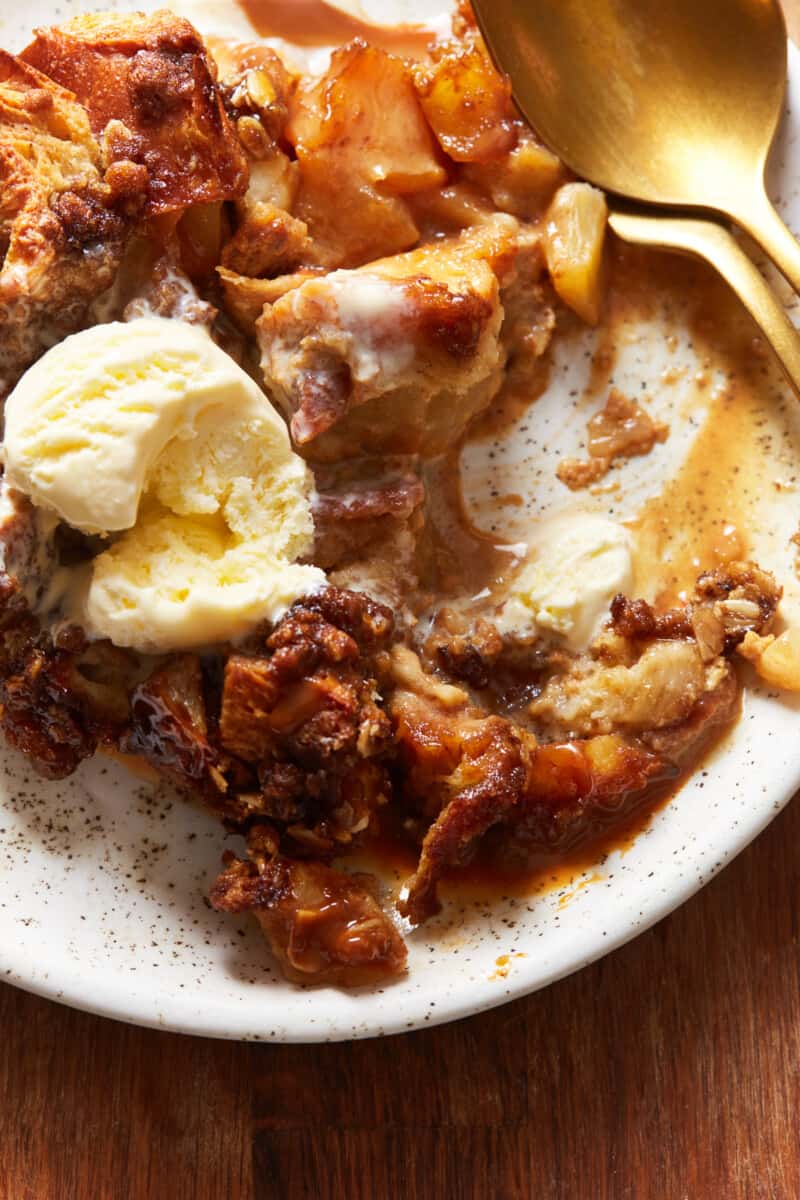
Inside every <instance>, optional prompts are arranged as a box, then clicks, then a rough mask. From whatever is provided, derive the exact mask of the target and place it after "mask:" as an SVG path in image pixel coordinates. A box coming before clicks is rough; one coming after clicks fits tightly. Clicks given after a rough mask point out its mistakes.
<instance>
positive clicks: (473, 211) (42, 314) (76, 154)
mask: <svg viewBox="0 0 800 1200" xmlns="http://www.w3.org/2000/svg"><path fill="white" fill-rule="evenodd" d="M365 32H367V31H366V30H365ZM416 43H418V49H417V51H416V52H415V54H414V55H413V56H409V55H408V53H407V52H406V50H407V47H402V48H401V47H400V46H398V50H397V52H392V51H391V50H389V49H386V48H385V47H384V46H382V45H379V44H376V43H372V42H370V41H369V40H367V38H366V37H361V36H357V37H355V38H354V39H352V40H350V41H349V42H348V43H347V44H345V45H343V46H341V47H339V48H336V49H334V50H333V52H332V53H331V54H330V55H328V56H327V60H326V61H325V62H324V64H322V65H320V64H319V62H317V63H316V64H315V69H314V70H313V71H312V70H311V69H310V68H309V67H308V65H307V64H304V63H303V61H302V60H301V59H294V58H293V57H292V56H291V55H285V56H283V57H282V56H281V55H280V54H279V53H278V52H277V51H276V49H275V48H274V46H272V45H270V44H267V43H265V42H259V41H258V40H256V39H254V40H253V41H251V42H247V43H243V42H234V41H230V40H225V39H219V38H214V39H209V40H208V41H207V42H206V41H204V40H203V38H202V37H201V35H200V34H199V33H198V32H197V30H195V29H194V28H193V26H192V25H191V24H190V23H189V22H187V21H186V20H185V19H183V18H181V17H179V16H177V15H175V14H173V13H170V12H169V11H166V10H163V11H159V12H156V13H153V14H151V15H143V14H132V15H120V14H115V13H98V14H92V15H86V16H81V17H77V18H74V19H72V20H70V21H67V22H66V23H65V24H63V25H61V26H58V27H53V28H48V29H39V30H37V31H36V33H35V35H34V37H33V39H32V41H31V42H30V44H29V45H28V47H27V48H26V49H25V50H24V51H23V52H22V53H21V54H20V55H19V56H18V57H14V56H12V55H11V54H7V53H2V54H1V55H0V183H1V184H2V187H1V189H0V195H1V197H2V198H1V199H0V259H1V260H2V267H1V268H0V393H2V397H3V400H4V405H5V417H4V443H3V447H4V448H3V460H4V469H3V477H2V483H1V484H0V537H1V538H2V548H3V573H2V577H0V603H1V607H0V700H1V707H0V725H2V730H3V733H4V736H5V739H6V741H7V742H8V743H9V744H10V745H11V746H13V747H14V748H16V749H17V750H19V751H21V752H22V753H23V754H24V755H26V756H27V758H28V759H29V760H30V761H31V763H32V764H33V765H34V766H35V768H36V769H37V770H38V771H40V772H41V773H42V774H43V775H46V776H49V777H52V778H59V777H63V776H65V775H68V774H70V773H72V772H73V771H75V770H76V768H77V767H78V766H79V764H80V763H81V761H82V760H83V759H85V758H87V757H88V756H90V755H93V754H95V753H97V752H110V753H117V754H124V755H129V756H136V757H138V758H139V759H141V760H145V761H146V762H147V763H149V764H150V765H151V766H153V767H155V768H156V769H157V770H158V771H159V772H160V773H161V775H162V776H163V777H164V779H165V780H167V781H169V782H171V783H172V784H174V785H176V786H177V788H178V789H179V790H180V791H181V792H182V793H184V794H185V795H186V796H187V797H189V798H192V799H195V800H196V801H198V802H199V803H201V804H203V805H205V806H206V807H207V808H208V809H210V810H211V811H212V812H213V813H215V814H216V815H218V816H219V818H220V820H221V822H222V823H223V824H224V827H225V829H226V830H228V831H229V832H231V833H235V834H238V835H241V837H242V838H243V839H244V841H243V843H242V844H243V846H244V847H245V849H244V850H242V851H241V853H240V854H236V853H233V852H231V851H228V852H226V854H225V864H224V869H223V871H222V873H221V874H220V876H219V878H218V879H217V880H216V882H215V883H214V885H213V887H212V889H211V902H212V904H213V905H214V906H215V907H216V908H218V909H221V910H224V911H229V912H233V913H242V912H249V913H252V914H253V915H254V916H255V917H256V918H257V919H258V921H259V923H260V925H261V926H262V928H263V930H264V933H265V935H266V937H267V938H268V940H269V944H270V946H271V947H272V950H273V951H274V953H275V955H276V957H277V958H278V960H279V961H280V963H281V965H282V967H283V969H284V971H285V973H286V974H287V975H288V976H289V978H291V979H293V980H296V981H298V982H305V983H320V982H327V983H337V984H341V985H346V986H350V985H358V984H364V983H372V982H376V981H381V980H385V979H390V978H391V977H393V976H396V975H398V974H399V973H401V972H402V971H403V970H404V969H405V961H406V947H405V943H404V940H403V936H402V929H403V928H404V927H405V928H409V927H410V926H416V925H419V924H421V923H422V922H424V921H425V920H426V919H427V918H429V917H430V916H431V915H432V914H434V913H435V912H436V911H437V909H438V907H439V905H440V903H441V900H440V896H439V885H440V883H441V881H442V880H443V879H448V878H452V876H453V875H454V873H456V874H457V873H458V872H459V871H461V870H463V869H464V868H465V867H467V866H468V865H469V864H470V863H471V862H473V861H474V860H476V858H477V859H479V860H481V861H482V862H486V863H491V864H493V865H494V866H496V867H498V868H500V869H502V870H503V871H505V872H510V873H513V872H514V871H518V872H524V871H525V869H526V867H528V865H529V864H530V863H531V861H533V860H536V859H537V858H539V857H541V856H542V855H548V856H551V857H553V858H555V857H557V856H558V855H560V854H562V853H563V852H564V851H565V850H567V849H569V848H571V847H573V846H574V845H575V844H576V843H578V842H580V841H581V840H582V839H587V838H590V837H592V836H594V835H596V834H597V832H598V830H602V829H607V828H609V827H610V826H612V825H613V823H614V822H615V821H617V820H619V819H621V818H622V817H624V816H626V815H627V814H628V813H629V812H630V811H631V809H632V807H633V806H634V805H636V804H639V803H641V801H642V800H643V799H644V798H646V797H647V796H648V795H651V794H652V793H653V790H654V789H656V788H658V787H659V786H663V785H664V784H665V783H667V782H669V781H675V780H677V779H678V778H679V777H680V776H681V773H682V772H685V771H686V770H688V769H689V768H690V767H691V765H692V764H693V763H694V762H696V761H697V757H698V755H699V754H700V753H701V752H702V750H703V749H704V748H705V747H707V746H708V745H709V744H710V742H711V741H712V740H713V739H714V737H716V736H717V735H718V734H719V733H720V732H721V731H723V730H724V729H725V728H727V727H728V726H729V725H730V723H731V722H732V721H733V720H734V718H735V716H736V714H737V711H738V705H739V696H740V683H739V680H738V676H737V671H736V667H735V660H736V659H737V657H738V658H741V657H742V656H744V657H746V658H749V659H750V660H751V661H752V662H754V663H755V664H756V668H757V669H758V670H759V671H760V673H761V674H762V675H763V677H764V678H765V679H767V680H768V681H769V682H770V683H774V684H775V685H777V686H789V687H794V686H796V680H797V678H798V653H800V647H798V646H797V643H796V639H795V637H794V635H793V634H791V633H784V634H781V635H780V636H777V637H776V636H775V633H774V631H773V624H774V621H775V617H776V611H777V609H778V604H779V601H780V597H781V588H780V586H779V584H778V583H777V581H776V580H775V579H774V578H773V576H772V575H771V574H769V573H768V572H766V571H764V570H761V569H760V568H759V566H758V565H757V564H756V563H754V562H750V561H747V560H746V559H744V558H743V557H741V556H738V555H736V554H735V553H731V554H730V555H729V556H728V557H725V558H723V559H722V560H721V559H720V558H719V556H717V557H716V558H715V560H714V561H713V562H709V563H707V564H701V565H700V569H699V570H698V571H697V578H696V582H695V584H694V587H693V589H690V590H689V591H688V592H683V593H681V594H679V595H675V596H670V597H666V596H665V597H662V598H660V600H659V599H658V598H657V599H656V602H648V601H646V600H644V599H642V598H641V597H639V596H637V595H636V594H635V592H634V590H633V584H634V575H633V570H632V534H631V531H630V530H629V529H628V528H626V527H625V526H624V525H622V524H619V523H617V522H615V521H613V520H611V519H608V518H606V517H603V516H599V515H596V514H595V515H588V514H587V515H586V516H585V517H584V518H583V519H582V520H580V521H578V522H577V523H576V522H575V521H571V522H570V521H561V522H557V521H556V522H552V523H551V524H550V525H548V526H547V527H546V528H545V529H544V531H543V532H542V533H541V536H539V537H538V539H537V541H536V545H535V548H533V549H530V548H528V547H526V546H519V545H517V544H512V545H504V544H503V538H502V536H500V535H497V536H488V535H487V534H485V533H482V532H481V531H479V530H476V529H475V528H474V527H473V526H472V525H471V524H470V522H469V520H468V519H467V516H466V513H465V510H464V506H463V503H462V500H461V496H460V492H459V457H458V455H459V449H460V447H461V446H462V444H463V443H464V440H465V439H466V438H468V437H469V436H470V435H471V433H472V432H473V431H474V430H475V429H476V427H477V424H478V423H480V422H481V421H486V420H487V419H491V416H492V414H493V413H494V412H496V411H497V410H498V408H499V407H501V406H502V405H503V404H504V403H506V402H508V401H509V399H510V398H511V399H513V400H514V401H515V402H516V403H520V402H524V403H526V404H530V405H534V407H533V408H532V409H531V412H532V419H533V420H534V421H535V400H536V397H537V395H538V394H539V393H540V392H541V390H542V388H543V387H544V386H545V385H546V377H547V368H548V362H549V358H548V356H549V354H550V350H551V342H553V340H554V339H555V340H556V341H557V340H558V339H559V337H560V336H562V329H563V328H565V327H566V328H570V327H571V326H572V324H574V323H575V322H577V321H585V322H589V323H594V322H596V321H597V320H598V318H599V316H600V312H601V308H602V301H603V290H604V280H603V259H604V236H605V215H606V213H605V200H604V198H603V196H602V194H601V193H600V192H598V191H597V190H595V189H593V188H591V187H589V186H588V185H586V184H584V183H581V182H580V181H576V180H574V179H570V178H569V177H568V176H567V174H566V172H565V171H564V170H563V168H562V167H561V164H560V163H559V162H558V160H557V159H556V158H555V157H554V156H553V155H552V154H551V153H550V152H549V151H548V150H546V149H545V148H544V147H543V146H542V145H541V144H539V142H538V141H537V139H536V138H535V136H534V135H533V133H532V132H531V130H530V129H529V128H528V127H527V126H526V125H525V123H524V122H523V121H522V120H521V119H520V117H519V115H518V114H517V112H516V110H515V108H514V105H513V103H512V100H511V96H510V91H509V87H508V84H507V82H506V81H505V80H504V79H503V78H502V77H501V76H500V75H498V73H497V72H496V70H495V69H494V67H493V65H492V64H491V62H490V60H489V58H488V55H487V52H486V49H485V47H484V45H483V43H482V40H481V38H480V35H479V33H478V31H477V29H476V27H475V25H474V22H473V19H472V16H471V13H470V11H469V9H468V8H467V7H466V6H462V7H460V8H459V9H458V11H457V12H455V13H454V14H453V18H452V28H451V29H450V30H449V31H448V32H447V34H446V35H442V34H441V33H434V32H431V33H430V35H429V36H425V37H423V36H422V35H421V34H420V35H419V36H418V37H417V38H416ZM668 432H669V431H668V429H667V428H666V426H664V425H662V424H659V423H658V422H657V421H655V420H654V419H653V418H652V417H651V416H650V414H649V413H648V412H647V410H646V408H645V407H643V406H642V405H641V404H639V403H638V402H636V401H635V400H633V399H632V398H630V397H626V396H624V395H622V394H621V393H619V392H618V391H617V392H615V391H613V390H612V391H611V393H610V394H609V396H608V398H607V401H606V403H605V406H604V408H603V409H602V410H601V411H600V412H599V413H598V414H596V416H595V417H594V418H592V421H590V427H589V438H588V457H587V459H586V460H585V461H583V460H580V461H578V460H575V461H573V460H569V461H566V460H563V461H561V462H558V461H554V462H553V471H552V478H551V479H550V480H549V481H548V483H547V486H549V487H563V486H566V487H569V488H574V489H580V488H584V487H589V486H592V485H593V484H597V483H598V481H600V480H602V479H603V478H604V476H605V475H606V474H607V473H608V472H609V470H611V469H613V465H614V463H615V462H617V461H620V460H625V459H626V458H628V457H631V456H636V455H643V454H648V453H649V452H650V451H652V449H653V447H654V446H656V445H657V444H659V443H661V442H662V441H663V440H664V439H665V438H666V437H667V436H668ZM387 838H391V839H394V840H396V841H397V842H399V843H402V845H403V846H404V847H405V848H406V850H413V853H414V855H415V859H416V866H415V868H414V869H413V870H412V871H411V873H410V875H409V877H408V878H407V879H406V881H405V884H404V886H403V888H402V890H401V892H400V894H399V896H398V897H392V896H390V895H388V894H387V893H386V889H385V888H384V887H383V886H382V884H381V883H380V881H379V879H378V878H377V877H376V876H375V875H372V874H368V873H365V872H363V871H356V870H348V857H349V856H350V855H352V854H353V853H354V852H355V851H359V850H361V849H362V848H363V847H364V846H369V845H370V844H373V843H375V842H376V841H377V840H378V839H383V840H384V841H385V840H386V839H387Z"/></svg>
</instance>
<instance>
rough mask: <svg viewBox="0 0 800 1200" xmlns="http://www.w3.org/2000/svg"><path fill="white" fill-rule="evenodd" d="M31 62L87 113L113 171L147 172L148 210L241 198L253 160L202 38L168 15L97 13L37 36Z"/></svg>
mask: <svg viewBox="0 0 800 1200" xmlns="http://www.w3.org/2000/svg"><path fill="white" fill-rule="evenodd" d="M22 57H23V59H24V60H25V62H27V63H29V64H31V65H32V66H34V67H36V68H37V69H38V70H40V71H42V72H43V73H44V74H46V75H48V76H49V77H50V78H51V79H54V80H56V82H58V83H60V84H62V85H63V86H64V87H66V86H69V87H70V88H71V89H72V90H73V92H74V93H75V95H76V96H77V98H78V100H79V101H80V102H81V103H82V104H84V105H85V106H86V110H87V112H88V114H89V119H90V121H91V126H92V130H93V131H94V134H95V136H96V137H97V138H98V139H99V140H100V141H101V142H102V145H103V154H104V158H105V161H106V164H107V165H109V166H110V165H111V164H119V163H134V164H137V165H139V166H142V167H145V168H146V170H147V177H148V186H147V211H148V213H149V214H158V213H167V212H172V211H174V210H176V209H180V208H184V207H186V206H187V205H190V204H208V203H211V202H212V201H215V200H226V199H231V198H233V197H235V196H238V195H241V194H242V193H243V192H244V191H245V189H246V187H247V162H246V158H245V155H244V152H243V150H242V148H241V146H240V144H239V142H238V140H237V138H236V136H235V133H234V131H233V129H232V127H231V124H230V121H229V120H228V117H227V115H226V113H225V110H224V108H223V104H222V100H221V98H220V95H219V93H218V90H217V87H216V84H215V80H214V74H213V67H212V64H211V63H210V61H209V58H208V55H207V54H206V51H205V47H204V45H203V42H202V39H201V38H200V36H199V34H198V33H197V32H196V30H195V29H194V28H193V27H192V26H191V25H190V24H189V22H188V21H184V20H183V19H181V18H179V17H176V16H174V15H173V14H172V13H170V12H168V11H167V10H161V11H159V12H156V13H153V14H152V15H149V16H145V15H144V14H142V13H133V14H126V15H125V16H124V17H122V16H120V15H118V14H115V13H96V14H91V15H86V16H80V17H75V18H74V19H73V20H71V21H68V22H67V23H66V24H65V25H62V26H60V27H53V28H50V29H40V30H37V32H36V35H35V37H34V40H33V41H32V42H31V44H30V45H29V46H28V47H27V48H26V50H25V51H24V52H23V55H22Z"/></svg>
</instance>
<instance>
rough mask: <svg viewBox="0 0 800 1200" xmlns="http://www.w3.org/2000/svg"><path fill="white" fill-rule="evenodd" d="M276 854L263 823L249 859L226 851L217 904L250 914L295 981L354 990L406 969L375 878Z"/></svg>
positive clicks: (255, 832) (400, 942) (213, 894)
mask: <svg viewBox="0 0 800 1200" xmlns="http://www.w3.org/2000/svg"><path fill="white" fill-rule="evenodd" d="M276 851H277V842H276V839H274V837H272V836H270V833H269V832H268V831H267V830H265V829H264V827H260V826H257V827H256V828H255V829H254V830H253V832H252V833H251V835H250V837H249V838H248V853H249V855H250V859H251V861H250V862H243V861H242V860H239V859H235V858H234V857H233V855H229V856H228V860H227V868H226V870H225V871H224V872H223V873H222V875H220V877H219V879H218V880H217V881H216V883H215V884H214V886H213V888H212V889H211V903H212V905H213V906H214V908H216V909H219V910H220V911H223V912H234V913H241V912H252V913H253V914H254V916H256V917H257V918H258V920H259V923H260V924H261V928H262V929H263V931H264V933H265V934H266V936H267V938H268V940H269V943H270V946H271V947H272V950H273V953H274V954H275V955H276V957H277V958H278V960H279V962H280V963H281V965H282V966H283V969H284V973H285V974H286V975H287V976H288V978H289V979H292V980H294V981H295V982H296V983H315V984H322V983H327V984H340V985H343V986H345V987H356V986H359V985H366V984H371V983H372V984H374V983H376V982H378V981H381V980H384V979H387V978H391V977H392V976H395V975H399V974H401V973H402V972H403V971H404V969H405V964H406V954H407V951H406V947H405V944H404V942H403V939H402V937H401V936H400V934H399V932H398V930H397V929H396V928H395V927H394V925H393V924H392V922H391V920H390V919H389V917H388V916H387V915H386V913H385V912H384V911H383V910H382V908H381V907H380V904H379V903H378V901H377V899H376V898H375V896H374V895H373V894H372V891H371V890H370V889H371V888H374V887H375V886H376V884H375V881H374V880H372V879H370V877H368V876H364V875H346V874H344V872H342V871H336V870H334V869H332V868H331V867H329V866H326V865H325V864H324V863H320V862H313V861H305V862H293V861H291V860H290V859H287V858H284V857H281V856H280V855H278V854H277V852H276Z"/></svg>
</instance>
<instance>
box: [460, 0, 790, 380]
mask: <svg viewBox="0 0 800 1200" xmlns="http://www.w3.org/2000/svg"><path fill="white" fill-rule="evenodd" d="M473 9H474V11H475V15H476V17H477V19H478V23H479V25H480V27H481V29H482V31H483V34H484V37H485V38H486V41H487V44H488V46H489V49H490V51H491V53H492V55H493V56H494V59H495V61H496V62H497V64H498V66H499V67H500V69H501V70H502V71H505V72H506V73H507V74H508V75H509V76H510V78H511V83H512V87H513V89H514V98H515V100H516V101H517V104H518V105H519V107H520V109H521V111H522V113H523V114H524V116H525V117H527V119H528V120H529V121H530V123H531V124H532V125H533V126H534V128H535V129H536V130H537V131H538V133H539V134H540V136H541V137H542V138H543V139H544V140H545V141H546V142H547V143H548V144H549V145H550V146H551V148H552V149H553V150H554V151H555V152H556V153H557V154H558V155H559V156H560V158H561V159H562V161H563V162H565V163H566V164H567V166H569V167H570V168H571V169H572V170H573V171H575V172H576V174H578V175H581V176H583V178H584V179H588V180H590V181H591V182H592V183H596V184H598V185H599V186H600V187H602V188H603V189H604V190H606V191H610V192H616V193H617V194H618V195H620V196H625V197H628V198H630V199H633V200H637V201H644V202H646V203H648V204H657V205H669V206H671V207H682V208H695V209H699V210H701V211H703V210H704V211H705V212H706V213H709V214H710V213H713V214H718V213H721V214H725V215H727V216H730V217H732V218H733V219H734V220H735V221H737V223H738V224H740V225H741V226H742V227H743V228H745V229H747V231H748V232H749V233H750V234H751V235H752V236H753V237H754V239H755V240H756V241H757V242H759V243H760V244H761V246H762V247H763V248H764V249H765V250H766V251H767V253H768V254H769V255H770V257H771V258H772V259H773V260H774V261H775V263H776V264H777V265H778V267H779V268H780V270H781V271H782V272H783V274H784V275H785V276H786V278H787V279H788V280H789V282H790V283H791V284H792V285H793V286H794V288H795V290H797V291H800V246H798V244H797V242H796V241H795V239H794V238H793V236H792V234H791V233H790V232H789V230H788V229H787V228H786V226H785V225H784V223H783V221H782V220H781V218H780V217H779V216H778V214H777V213H776V212H775V209H774V208H773V207H772V204H771V203H770V201H769V199H768V197H767V195H766V192H765V190H764V170H765V166H766V161H767V156H768V154H769V150H770V147H771V145H772V141H773V138H774V136H775V131H776V129H777V127H778V122H779V119H780V114H781V109H782V105H783V98H784V93H785V88H786V28H785V25H784V22H783V16H782V14H781V12H780V9H779V8H778V6H777V4H776V3H775V0H525V2H523V3H520V0H473ZM609 222H610V225H611V228H612V229H613V230H614V232H615V233H616V234H617V235H618V236H619V237H621V238H622V239H623V240H625V241H629V242H638V243H640V244H643V245H648V246H661V247H665V248H668V249H673V250H682V251H684V252H686V253H689V254H691V255H694V256H696V257H699V258H704V259H706V261H708V262H710V263H711V264H712V265H713V266H714V267H716V269H717V270H718V271H719V272H720V273H721V274H722V275H723V276H724V277H725V278H726V279H727V281H728V283H729V284H730V285H731V287H732V288H733V290H734V291H735V292H736V294H737V295H738V297H739V299H740V300H741V301H742V303H743V304H744V305H745V307H746V308H747V310H748V311H749V312H750V314H751V316H752V317H753V318H754V319H755V321H756V322H757V324H758V325H759V327H760V328H761V330H762V332H763V334H764V336H765V337H766V339H767V341H768V342H769V343H770V345H771V346H772V348H773V350H774V351H775V354H776V355H777V357H778V359H779V361H780V363H781V365H782V366H783V368H784V370H785V371H786V374H787V375H788V376H789V378H790V380H791V381H792V383H793V384H794V386H795V388H796V390H797V391H798V392H799V393H800V335H798V333H797V331H796V330H795V328H794V326H793V325H792V323H791V322H790V320H789V318H788V317H787V316H786V313H785V311H784V309H783V307H782V306H781V304H780V303H779V302H778V300H777V299H776V298H775V296H774V294H773V292H772V291H771V290H770V288H769V287H768V286H767V284H766V283H765V281H764V279H763V277H762V276H761V275H760V273H759V272H758V271H757V269H756V268H755V266H754V265H753V263H752V262H751V261H750V259H749V258H748V257H747V255H746V254H745V253H744V251H743V250H742V249H741V247H740V246H739V243H738V242H737V241H736V239H735V238H734V237H733V236H732V235H731V233H730V232H729V231H728V230H727V229H726V228H724V227H723V226H722V225H720V224H717V223H716V222H715V221H710V220H702V219H700V215H699V214H698V216H696V217H686V216H675V215H673V214H667V213H663V214H661V213H658V214H656V213H653V214H652V215H646V214H643V213H634V212H630V211H626V210H625V209H624V207H622V206H620V205H618V204H616V203H615V202H614V201H613V200H612V212H611V215H610V218H609Z"/></svg>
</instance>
